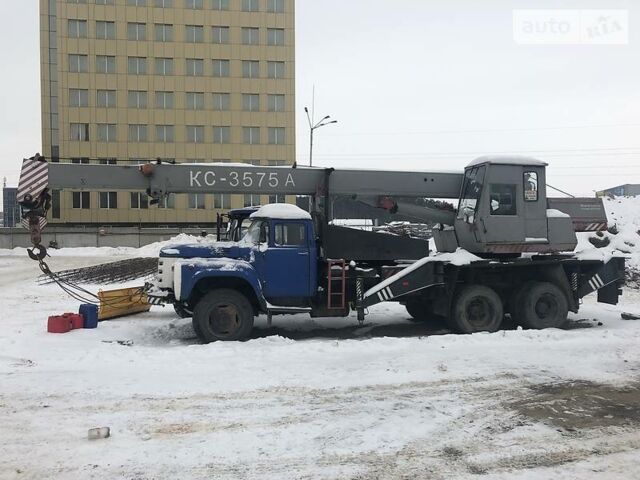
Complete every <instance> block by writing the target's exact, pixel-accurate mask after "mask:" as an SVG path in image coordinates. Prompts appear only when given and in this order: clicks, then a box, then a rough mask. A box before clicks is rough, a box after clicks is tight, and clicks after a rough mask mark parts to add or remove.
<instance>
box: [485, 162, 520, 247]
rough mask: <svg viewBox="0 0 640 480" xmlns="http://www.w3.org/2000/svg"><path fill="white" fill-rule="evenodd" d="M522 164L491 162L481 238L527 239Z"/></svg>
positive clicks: (493, 240) (488, 240)
mask: <svg viewBox="0 0 640 480" xmlns="http://www.w3.org/2000/svg"><path fill="white" fill-rule="evenodd" d="M521 172H522V167H520V166H511V165H491V168H490V169H489V173H488V175H487V182H486V185H485V198H484V201H483V205H482V206H481V208H480V212H481V215H480V218H479V220H480V225H479V228H480V232H481V238H482V237H484V238H483V239H484V242H485V243H488V244H500V243H502V244H505V243H506V244H512V243H523V242H524V240H525V231H524V225H525V222H524V218H523V215H524V212H523V201H522V180H521V178H522V173H521Z"/></svg>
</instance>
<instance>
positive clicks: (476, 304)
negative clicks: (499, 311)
mask: <svg viewBox="0 0 640 480" xmlns="http://www.w3.org/2000/svg"><path fill="white" fill-rule="evenodd" d="M466 314H467V319H468V321H469V323H470V324H471V325H472V326H473V327H474V328H484V327H487V326H488V325H490V324H491V323H492V321H493V316H494V309H493V305H491V302H489V301H488V300H487V299H486V298H485V297H475V298H473V299H471V301H470V302H469V303H468V304H467V308H466Z"/></svg>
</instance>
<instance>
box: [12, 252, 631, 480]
mask: <svg viewBox="0 0 640 480" xmlns="http://www.w3.org/2000/svg"><path fill="white" fill-rule="evenodd" d="M112 259H113V260H115V259H117V258H114V257H100V258H91V257H79V258H73V257H60V258H56V259H53V260H52V261H51V264H52V266H55V269H63V268H74V267H78V266H81V265H89V264H95V263H100V262H104V261H107V260H112ZM38 272H39V271H38V269H37V265H36V264H35V262H32V261H30V260H28V259H26V258H24V257H17V256H5V257H1V258H0V291H1V292H2V296H3V302H2V305H3V308H2V312H1V313H0V328H1V330H0V478H2V479H44V478H47V479H48V478H61V479H76V478H103V479H113V478H128V479H176V478H198V479H199V478H202V479H204V478H207V479H209V478H229V479H232V478H233V479H235V478H273V479H282V478H341V479H342V478H361V479H365V478H366V479H369V478H471V477H474V476H476V475H477V474H480V473H484V474H485V475H484V477H486V478H492V479H493V478H496V479H497V478H501V479H502V478H504V479H507V478H509V479H511V478H527V479H528V478H531V479H533V478H536V479H538V478H558V477H562V478H568V479H570V478H581V479H582V478H593V479H596V478H597V479H602V478H629V479H636V478H638V477H639V476H640V462H639V459H640V430H639V428H638V427H639V425H640V391H639V390H638V388H639V387H640V349H638V345H640V321H625V320H621V318H620V312H622V311H631V312H635V313H640V294H639V293H638V292H637V291H627V292H625V297H624V298H623V303H622V304H621V305H619V306H617V307H609V306H600V305H596V304H595V303H594V302H593V299H589V301H588V302H586V305H585V306H584V307H583V310H582V311H581V313H580V314H579V315H577V316H572V324H571V325H572V328H570V329H568V330H547V331H523V330H516V329H510V330H505V331H501V332H498V333H495V334H480V335H472V336H457V335H449V334H447V332H446V331H445V330H443V329H441V327H439V326H438V325H425V324H414V323H411V322H410V321H409V320H408V315H407V314H406V313H405V312H404V310H403V308H402V307H400V306H396V305H383V306H380V307H379V308H378V309H376V310H374V311H372V314H371V315H370V316H369V317H367V322H366V324H365V325H363V326H359V325H358V323H357V321H356V320H355V318H350V319H346V320H329V321H319V320H311V319H309V318H308V317H306V316H296V317H288V318H284V317H283V318H276V319H275V322H274V326H273V327H271V328H268V327H267V325H266V320H265V319H262V318H261V319H259V320H258V323H257V328H256V331H255V334H254V338H253V339H252V340H250V341H248V342H244V343H216V344H212V345H199V344H198V343H197V341H196V339H195V335H194V333H193V330H192V328H191V325H190V323H189V321H188V320H179V319H176V318H175V315H174V314H173V312H172V311H170V310H169V309H162V308H157V307H154V308H153V309H152V311H151V312H149V313H146V314H142V315H139V316H134V317H130V318H125V319H119V320H113V321H108V322H103V323H101V324H100V327H99V328H98V329H96V330H80V331H74V332H71V333H68V334H64V335H54V334H48V333H46V331H45V330H46V317H47V315H49V314H51V313H57V312H64V311H73V310H75V309H76V308H77V304H76V303H75V302H74V301H73V300H71V299H68V298H64V297H63V296H62V295H61V294H60V292H59V291H58V289H57V288H56V287H54V286H36V284H35V281H34V280H35V278H36V276H37V275H38ZM119 342H120V343H119ZM102 426H108V427H111V432H112V436H111V438H108V439H105V440H94V441H89V440H87V438H86V437H87V430H88V429H89V428H92V427H102Z"/></svg>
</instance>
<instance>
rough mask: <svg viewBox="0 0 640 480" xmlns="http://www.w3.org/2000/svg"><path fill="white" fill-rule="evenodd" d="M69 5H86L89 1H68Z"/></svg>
mask: <svg viewBox="0 0 640 480" xmlns="http://www.w3.org/2000/svg"><path fill="white" fill-rule="evenodd" d="M67 3H73V4H74V5H86V4H87V0H67Z"/></svg>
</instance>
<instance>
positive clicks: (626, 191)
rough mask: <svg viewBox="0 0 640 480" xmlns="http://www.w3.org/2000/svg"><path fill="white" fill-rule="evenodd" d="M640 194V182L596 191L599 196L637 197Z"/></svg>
mask: <svg viewBox="0 0 640 480" xmlns="http://www.w3.org/2000/svg"><path fill="white" fill-rule="evenodd" d="M638 195H640V184H629V183H628V184H625V185H620V186H618V187H613V188H607V189H606V190H601V191H599V192H596V196H598V197H636V196H638Z"/></svg>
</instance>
